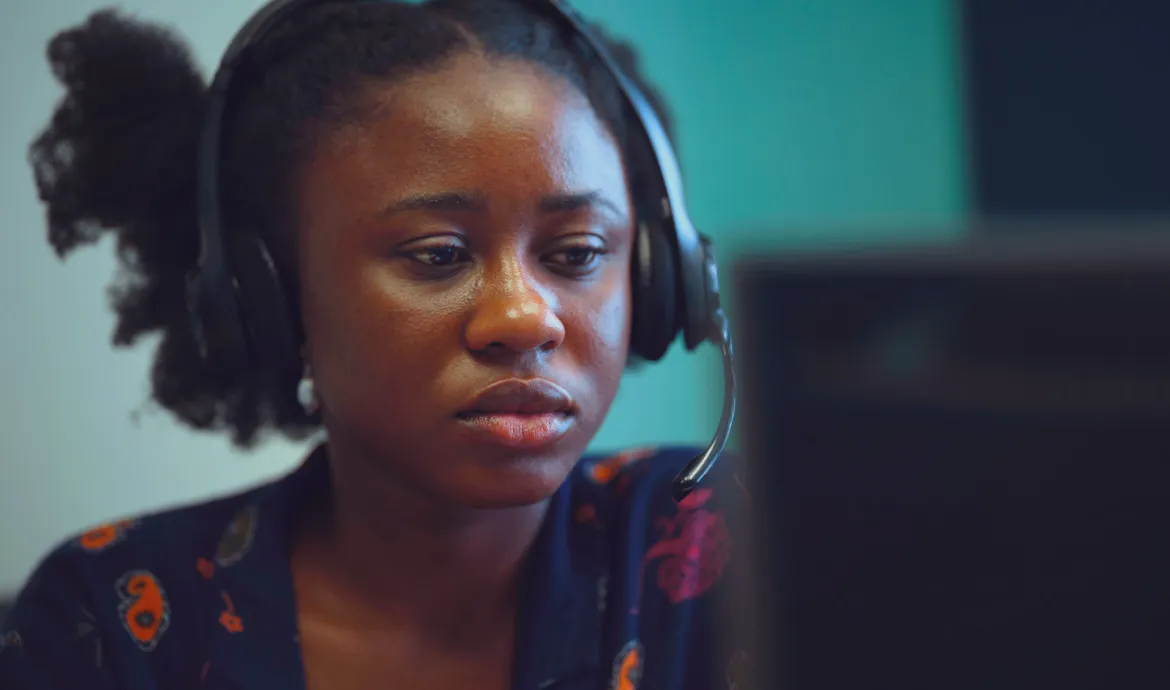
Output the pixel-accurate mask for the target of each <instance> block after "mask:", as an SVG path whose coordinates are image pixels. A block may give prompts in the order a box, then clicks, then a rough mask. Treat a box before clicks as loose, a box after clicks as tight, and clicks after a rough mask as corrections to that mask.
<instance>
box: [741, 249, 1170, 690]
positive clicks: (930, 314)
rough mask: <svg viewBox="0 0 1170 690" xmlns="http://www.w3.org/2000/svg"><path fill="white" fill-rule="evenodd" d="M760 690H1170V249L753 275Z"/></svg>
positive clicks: (750, 324)
mask: <svg viewBox="0 0 1170 690" xmlns="http://www.w3.org/2000/svg"><path fill="white" fill-rule="evenodd" d="M733 294H734V295H735V305H734V306H735V310H734V316H735V319H736V321H735V322H736V324H737V325H738V326H739V329H738V330H739V333H738V338H739V348H740V364H741V369H742V376H741V379H742V381H743V386H744V392H743V407H742V409H743V414H742V417H741V418H742V419H743V422H744V427H743V428H744V430H745V436H744V438H743V444H742V446H743V448H744V454H745V456H746V460H747V461H748V463H749V467H750V473H751V474H752V478H751V485H752V486H753V487H754V494H753V497H752V502H753V505H754V507H755V509H756V517H757V522H756V530H757V532H756V537H757V544H758V545H759V547H760V548H761V549H763V550H764V553H763V557H762V559H761V560H762V561H763V568H764V570H763V573H764V577H763V578H762V579H761V586H760V591H758V592H757V593H756V594H757V596H759V597H760V606H759V611H760V618H761V620H763V621H764V622H765V623H766V626H765V630H764V632H765V642H764V644H763V645H762V648H761V650H760V652H758V654H759V655H760V656H761V657H763V658H761V659H759V660H758V663H757V666H758V667H759V668H760V671H759V672H760V673H762V674H763V675H764V676H765V679H764V680H762V681H761V684H760V687H767V688H778V689H780V690H820V689H829V688H832V689H833V690H839V689H842V688H848V689H849V690H863V689H868V688H874V689H878V688H881V689H897V690H907V689H909V688H924V689H925V688H930V689H931V690H938V689H943V688H945V689H946V690H965V689H972V690H974V689H976V688H978V689H980V690H987V689H989V688H994V689H995V690H1006V689H1008V688H1046V689H1054V688H1060V690H1075V689H1079V688H1119V687H1127V688H1128V687H1162V688H1165V687H1170V237H1167V238H1166V239H1161V238H1157V237H1155V238H1152V239H1148V240H1147V239H1140V240H1139V239H1137V238H1129V240H1128V241H1127V242H1126V243H1125V244H1120V243H1118V242H1116V241H1113V240H1110V239H1108V238H1107V237H1103V239H1101V240H1099V241H1098V240H1095V239H1093V238H1061V237H1060V236H1058V235H1051V234H1049V235H1048V236H1047V237H1045V238H1042V239H1040V240H1037V241H1036V242H1029V241H1025V240H1020V241H1002V240H1001V241H995V242H991V241H988V242H971V243H965V244H961V245H955V246H950V247H942V248H933V249H915V250H911V249H906V250H889V251H875V252H835V253H823V254H806V255H789V256H774V257H770V258H763V259H756V260H752V261H748V262H745V263H741V264H740V265H739V266H738V267H737V270H736V271H735V273H734V293H733Z"/></svg>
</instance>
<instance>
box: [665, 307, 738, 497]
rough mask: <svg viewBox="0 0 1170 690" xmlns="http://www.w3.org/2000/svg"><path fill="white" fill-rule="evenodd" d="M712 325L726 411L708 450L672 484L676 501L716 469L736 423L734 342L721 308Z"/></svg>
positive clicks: (672, 491)
mask: <svg viewBox="0 0 1170 690" xmlns="http://www.w3.org/2000/svg"><path fill="white" fill-rule="evenodd" d="M711 319H712V326H713V327H714V330H715V332H716V333H717V338H716V340H717V343H718V345H719V351H720V354H721V355H722V358H723V412H722V414H721V415H720V416H719V426H718V427H716V429H715V436H714V437H713V438H712V439H711V443H709V444H708V445H707V448H706V450H704V451H703V452H702V453H699V454H698V455H696V456H695V457H694V458H692V459H691V461H690V462H688V463H687V465H686V467H684V468H683V470H682V472H679V474H678V476H677V477H675V478H674V482H672V484H671V493H672V494H673V495H674V500H675V502H679V501H682V500H683V499H684V498H686V497H687V496H688V495H689V494H690V493H691V492H692V491H694V490H695V487H697V486H698V485H699V482H701V481H702V480H703V477H704V476H706V474H707V472H709V471H710V470H711V468H712V467H714V466H715V462H716V461H717V460H718V459H719V456H720V455H722V454H723V447H724V446H725V445H727V437H728V436H730V435H731V427H732V425H734V423H735V401H736V397H737V396H738V387H737V385H736V380H735V349H734V347H733V345H732V342H731V327H730V326H729V325H728V323H727V316H726V315H724V313H723V310H722V309H721V308H718V307H716V308H715V309H714V310H713V311H712V316H711Z"/></svg>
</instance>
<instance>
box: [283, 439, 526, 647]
mask: <svg viewBox="0 0 1170 690" xmlns="http://www.w3.org/2000/svg"><path fill="white" fill-rule="evenodd" d="M338 452H345V451H343V450H342V449H339V448H337V447H336V446H335V445H334V444H332V443H331V444H330V454H331V456H332V458H333V462H332V463H331V467H332V473H333V491H332V496H331V500H330V501H329V502H328V504H327V505H326V506H325V507H324V508H323V509H322V510H321V511H318V512H317V517H316V518H315V519H312V520H310V522H309V524H308V525H307V526H306V529H305V530H304V532H303V539H301V540H300V541H301V543H302V544H303V545H304V547H305V548H304V549H303V552H304V556H305V558H302V559H301V560H302V561H303V562H308V563H310V565H309V567H308V570H309V571H310V572H311V573H316V575H315V576H313V575H310V577H313V578H314V580H315V581H316V584H314V585H313V589H314V590H315V593H314V594H313V597H314V599H315V600H316V601H317V603H318V606H315V607H314V608H317V609H318V610H320V611H321V612H322V614H323V615H325V616H328V617H330V618H332V617H333V616H332V615H331V614H332V613H337V614H341V615H342V616H343V620H345V619H348V620H351V621H355V622H358V621H361V622H358V623H357V624H358V625H361V626H378V627H384V626H386V625H393V626H405V627H408V628H410V629H412V630H414V631H416V632H417V633H418V634H421V635H425V636H430V637H434V638H435V639H436V641H442V642H445V643H452V644H458V643H459V641H460V640H474V639H477V638H479V637H480V636H481V634H482V633H483V632H484V631H485V630H489V629H491V628H495V627H498V626H510V625H512V623H513V621H514V617H515V615H514V614H515V609H516V600H517V593H518V591H519V585H520V579H521V577H522V576H523V566H524V563H525V562H526V556H527V554H528V552H529V549H530V548H531V546H532V543H533V542H534V541H535V539H536V535H537V532H538V531H539V529H540V526H541V523H542V521H543V518H544V514H545V511H546V509H547V502H543V503H540V504H536V505H532V506H523V507H517V508H504V509H483V510H475V509H465V508H459V507H454V506H451V505H450V504H444V503H443V502H441V501H439V500H438V499H436V498H435V497H433V496H427V495H426V494H425V493H423V492H421V491H419V490H418V489H417V488H416V487H412V486H410V485H409V483H407V482H404V481H403V480H402V479H401V478H400V477H397V476H395V475H394V474H393V473H392V472H390V471H389V470H387V469H385V466H384V464H383V463H379V462H377V460H376V459H370V458H362V457H355V456H354V455H352V454H349V453H346V455H345V457H339V456H338V455H337V453H338ZM355 616H356V617H355Z"/></svg>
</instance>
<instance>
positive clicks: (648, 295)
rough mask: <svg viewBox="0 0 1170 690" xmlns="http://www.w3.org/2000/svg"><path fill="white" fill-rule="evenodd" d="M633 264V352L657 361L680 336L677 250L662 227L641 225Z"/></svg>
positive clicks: (647, 224)
mask: <svg viewBox="0 0 1170 690" xmlns="http://www.w3.org/2000/svg"><path fill="white" fill-rule="evenodd" d="M630 265H631V271H632V274H631V286H632V292H633V302H634V316H633V324H632V326H631V339H630V350H631V351H632V352H633V354H635V355H637V356H638V357H639V358H641V359H644V360H647V361H651V362H657V361H658V360H660V359H662V357H663V355H665V354H666V351H667V350H668V349H669V348H670V344H671V343H672V342H674V339H675V337H676V336H677V335H678V330H679V325H678V296H677V285H678V284H677V282H676V275H675V265H676V264H675V258H674V247H672V246H671V245H670V241H669V240H668V239H667V238H666V233H665V232H663V231H662V228H661V227H659V226H657V225H654V224H651V223H648V222H644V221H643V222H639V223H638V234H637V236H636V237H635V239H634V257H633V261H631V262H630Z"/></svg>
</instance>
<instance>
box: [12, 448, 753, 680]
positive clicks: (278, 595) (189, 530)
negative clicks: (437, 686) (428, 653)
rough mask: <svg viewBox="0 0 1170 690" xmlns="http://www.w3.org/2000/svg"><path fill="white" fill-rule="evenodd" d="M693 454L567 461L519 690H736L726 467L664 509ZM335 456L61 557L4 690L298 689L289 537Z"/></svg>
mask: <svg viewBox="0 0 1170 690" xmlns="http://www.w3.org/2000/svg"><path fill="white" fill-rule="evenodd" d="M692 456H693V452H692V451H690V450H687V449H671V450H638V451H628V452H625V453H621V454H618V455H615V456H607V457H596V458H585V459H583V460H582V461H581V462H580V463H579V464H578V465H577V467H576V468H575V469H574V471H573V473H572V474H571V475H570V477H569V479H568V480H567V481H566V482H565V484H564V485H563V486H562V487H561V488H560V489H559V490H558V492H557V493H556V495H555V496H554V497H553V499H552V501H551V504H550V507H549V511H548V515H547V517H546V519H545V522H544V525H543V527H542V530H541V533H540V535H539V537H538V538H537V543H536V545H535V548H534V549H533V551H532V552H531V556H530V561H529V564H528V572H527V574H526V578H527V580H526V586H525V587H524V588H523V590H522V595H521V596H522V601H521V614H520V619H519V621H520V622H519V628H518V631H517V635H518V637H517V640H516V658H515V663H514V667H513V682H512V687H513V688H514V690H576V689H580V690H585V689H589V690H603V689H604V690H634V689H635V688H636V689H639V690H714V689H717V688H718V689H723V688H731V689H735V688H742V684H741V681H740V678H741V675H742V673H743V672H744V666H745V664H746V655H745V652H744V642H743V641H742V640H741V639H739V635H738V633H736V632H734V631H733V630H732V629H731V627H730V626H726V625H724V624H723V617H721V616H720V615H719V613H720V609H721V607H720V602H721V601H724V600H725V599H726V596H727V594H728V592H727V591H726V590H728V589H729V588H731V587H734V586H735V585H733V584H732V583H734V582H736V581H737V580H738V577H736V575H735V574H734V571H735V570H736V568H737V567H740V566H738V565H737V563H739V562H741V559H739V558H736V554H737V548H736V543H735V539H733V534H736V533H737V529H736V527H735V524H736V522H737V521H739V520H742V519H743V518H742V517H740V516H742V515H743V514H744V513H745V511H744V510H743V507H744V505H745V504H746V497H745V493H744V492H743V491H742V485H740V482H739V480H738V476H737V475H736V474H735V473H734V468H733V467H732V466H731V465H730V463H729V462H728V461H727V460H726V459H725V460H724V461H722V462H721V465H720V466H717V469H716V470H715V471H714V472H713V474H717V475H719V476H717V477H716V478H715V480H714V481H712V482H710V483H709V484H707V485H705V486H703V487H702V488H700V489H698V490H696V491H695V492H694V493H693V494H691V496H689V497H688V498H687V499H686V500H685V501H683V502H682V503H675V502H674V501H673V500H672V499H671V496H670V487H669V485H670V481H671V479H672V478H673V477H674V475H675V474H676V473H677V472H678V471H679V470H680V469H681V468H682V466H683V465H684V464H685V463H686V461H687V460H689V459H690V458H691V457H692ZM328 462H329V461H328V454H327V452H326V451H325V450H324V448H323V447H322V448H319V449H318V450H317V451H315V452H314V453H312V454H311V455H310V456H309V457H308V459H307V460H306V461H305V462H304V463H303V464H302V465H301V467H299V468H298V469H297V470H295V471H294V472H292V473H290V474H289V475H288V476H286V477H284V478H282V479H280V480H278V481H275V482H273V483H270V484H266V485H264V486H261V487H260V488H258V489H254V490H251V491H248V492H246V493H242V494H238V495H235V496H231V497H228V498H225V499H220V500H217V501H213V502H209V503H203V504H200V505H196V506H194V507H189V508H183V509H179V510H173V511H169V512H164V513H161V514H156V515H152V516H149V517H144V518H141V519H136V520H126V521H121V522H117V523H114V524H109V525H105V526H102V527H98V528H96V529H93V530H90V531H88V532H86V533H84V534H82V535H80V536H78V537H76V538H74V539H71V540H69V541H68V542H66V543H65V544H64V545H62V546H60V547H59V548H57V549H56V550H55V551H53V552H52V553H51V554H50V555H49V556H48V557H47V558H46V559H45V560H44V561H43V562H42V563H41V564H40V566H39V567H38V568H37V569H36V571H35V572H34V574H33V575H32V577H31V578H30V580H29V581H28V583H27V584H26V586H25V588H24V590H23V592H22V593H21V595H20V597H19V598H18V599H17V602H16V605H15V607H14V608H13V610H12V612H11V614H10V615H9V617H8V619H7V620H6V621H5V622H4V624H3V626H4V627H3V629H0V688H4V689H5V690H24V689H25V688H28V689H29V690H33V689H34V688H35V689H36V690H48V689H50V688H52V689H54V690H101V689H103V688H117V689H118V690H184V689H187V688H192V689H194V688H207V689H208V690H259V689H261V688H274V689H275V688H279V689H281V690H302V689H303V688H304V687H305V680H304V675H303V669H302V665H301V656H300V644H299V640H298V635H297V618H296V610H295V603H294V592H293V580H292V572H291V568H290V565H289V553H290V547H291V544H290V541H291V539H292V532H293V525H294V523H295V522H296V519H297V517H298V515H299V511H301V510H304V509H305V508H306V507H307V506H308V505H309V504H310V503H311V502H312V501H313V500H314V499H316V498H319V497H320V496H321V494H322V492H326V491H328V490H329V467H328ZM721 479H725V481H723V480H721ZM370 680H371V687H381V686H380V685H378V680H377V679H370Z"/></svg>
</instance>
